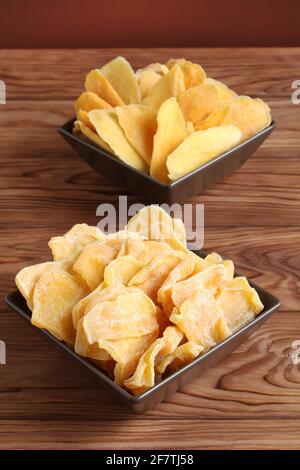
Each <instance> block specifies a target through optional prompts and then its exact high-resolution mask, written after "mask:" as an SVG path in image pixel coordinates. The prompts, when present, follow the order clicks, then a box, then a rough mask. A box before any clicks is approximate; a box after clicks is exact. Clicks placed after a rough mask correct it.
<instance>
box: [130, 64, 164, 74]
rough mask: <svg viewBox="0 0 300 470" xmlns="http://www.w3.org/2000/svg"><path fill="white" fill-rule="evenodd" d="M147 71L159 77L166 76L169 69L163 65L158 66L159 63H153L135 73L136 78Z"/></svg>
mask: <svg viewBox="0 0 300 470" xmlns="http://www.w3.org/2000/svg"><path fill="white" fill-rule="evenodd" d="M148 71H151V72H156V73H157V74H159V75H166V74H167V73H168V72H169V69H168V67H167V66H166V65H165V64H160V63H159V62H155V63H153V64H148V65H146V66H145V67H143V68H142V69H138V70H137V71H136V75H137V77H139V76H140V74H141V73H143V72H148Z"/></svg>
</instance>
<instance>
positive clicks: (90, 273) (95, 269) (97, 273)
mask: <svg viewBox="0 0 300 470" xmlns="http://www.w3.org/2000/svg"><path fill="white" fill-rule="evenodd" d="M121 243H122V242H121V240H109V239H104V240H99V241H97V242H94V243H91V244H89V245H88V246H86V247H85V248H84V249H83V251H82V252H81V254H80V255H79V257H78V258H77V260H76V261H75V263H74V266H73V269H74V271H75V272H76V273H77V274H79V275H80V276H81V277H82V278H83V279H84V280H85V281H86V283H87V285H88V286H89V288H90V289H91V290H94V289H96V287H97V286H99V284H100V283H101V282H102V281H103V273H104V269H105V267H106V266H107V265H108V264H109V263H110V262H111V261H112V260H113V259H114V258H116V256H117V254H118V252H119V249H120V247H121Z"/></svg>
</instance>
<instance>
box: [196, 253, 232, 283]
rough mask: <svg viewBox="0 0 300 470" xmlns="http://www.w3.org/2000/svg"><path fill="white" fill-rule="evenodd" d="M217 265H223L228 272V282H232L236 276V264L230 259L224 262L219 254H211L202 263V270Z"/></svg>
mask: <svg viewBox="0 0 300 470" xmlns="http://www.w3.org/2000/svg"><path fill="white" fill-rule="evenodd" d="M215 264H223V266H224V268H225V270H226V281H230V280H231V279H233V276H234V264H233V262H232V261H231V260H230V259H226V260H223V259H222V257H221V256H220V255H218V254H217V253H214V252H212V253H210V254H209V255H207V256H206V257H205V258H204V260H203V262H202V266H203V267H202V269H205V268H207V267H208V266H211V265H215Z"/></svg>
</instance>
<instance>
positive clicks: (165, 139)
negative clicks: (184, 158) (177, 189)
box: [150, 98, 188, 183]
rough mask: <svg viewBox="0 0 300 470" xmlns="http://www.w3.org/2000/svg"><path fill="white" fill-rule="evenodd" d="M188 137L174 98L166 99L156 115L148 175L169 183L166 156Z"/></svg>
mask: <svg viewBox="0 0 300 470" xmlns="http://www.w3.org/2000/svg"><path fill="white" fill-rule="evenodd" d="M187 136H188V132H187V128H186V123H185V120H184V117H183V114H182V112H181V110H180V108H179V105H178V102H177V100H176V98H169V99H167V100H166V101H165V102H164V103H163V104H162V105H161V107H160V108H159V111H158V114H157V132H156V134H155V136H154V141H153V153H152V158H151V165H150V175H151V176H153V177H154V178H157V179H159V180H160V181H163V182H164V183H168V182H169V178H168V170H167V166H166V161H167V157H168V155H169V154H170V153H171V152H173V150H175V148H176V147H178V145H179V144H180V143H181V142H182V141H183V140H184V139H185V138H186V137H187Z"/></svg>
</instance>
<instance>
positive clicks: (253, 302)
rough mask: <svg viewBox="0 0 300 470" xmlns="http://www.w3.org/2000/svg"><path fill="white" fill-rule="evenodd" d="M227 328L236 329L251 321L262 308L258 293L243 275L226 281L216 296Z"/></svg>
mask: <svg viewBox="0 0 300 470" xmlns="http://www.w3.org/2000/svg"><path fill="white" fill-rule="evenodd" d="M217 304H218V306H219V307H220V308H221V309H222V311H223V313H224V316H225V318H226V321H227V323H228V326H229V328H230V329H231V330H232V331H237V330H239V329H240V328H242V327H243V326H244V325H246V324H247V323H249V322H250V321H252V320H253V319H254V318H255V316H256V315H258V314H259V313H260V312H261V311H262V310H263V308H264V306H263V304H262V302H261V300H260V298H259V295H258V293H257V292H256V290H255V289H253V287H251V286H250V285H249V283H248V281H247V279H246V278H245V277H235V278H234V279H232V280H231V281H228V282H227V283H226V284H225V285H224V286H223V287H222V288H221V290H220V292H219V294H218V296H217Z"/></svg>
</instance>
